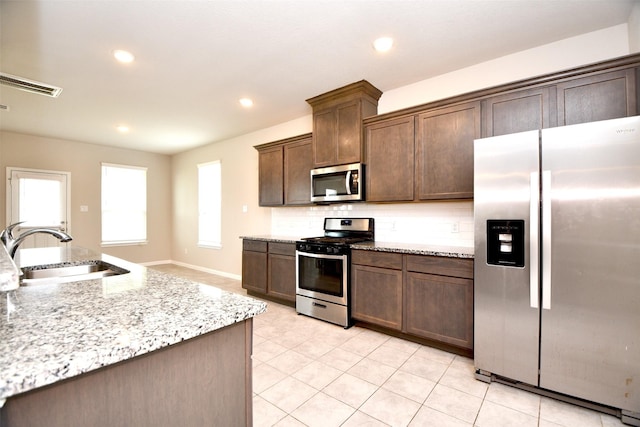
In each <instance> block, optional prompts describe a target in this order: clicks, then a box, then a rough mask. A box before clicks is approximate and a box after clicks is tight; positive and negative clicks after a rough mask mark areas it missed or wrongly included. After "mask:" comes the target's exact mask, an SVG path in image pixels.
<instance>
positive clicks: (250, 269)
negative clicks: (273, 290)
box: [242, 251, 267, 294]
mask: <svg viewBox="0 0 640 427" xmlns="http://www.w3.org/2000/svg"><path fill="white" fill-rule="evenodd" d="M242 287H243V288H244V289H247V290H250V291H255V292H260V293H263V294H264V293H266V292H267V253H266V252H253V251H242Z"/></svg>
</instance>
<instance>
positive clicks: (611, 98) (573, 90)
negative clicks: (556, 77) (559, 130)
mask: <svg viewBox="0 0 640 427" xmlns="http://www.w3.org/2000/svg"><path fill="white" fill-rule="evenodd" d="M557 89H558V126H564V125H576V124H579V123H587V122H594V121H598V120H608V119H617V118H621V117H628V116H633V115H636V114H637V104H636V103H637V93H636V69H634V68H631V69H626V70H618V71H612V72H608V73H599V74H594V75H590V76H587V77H583V78H577V79H572V80H569V81H566V82H562V83H559V84H558V85H557Z"/></svg>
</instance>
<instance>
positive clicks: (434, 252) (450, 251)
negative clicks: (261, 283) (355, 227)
mask: <svg viewBox="0 0 640 427" xmlns="http://www.w3.org/2000/svg"><path fill="white" fill-rule="evenodd" d="M240 238H241V239H247V240H257V241H262V242H274V243H295V242H297V241H298V240H300V239H299V238H295V237H286V236H270V235H259V236H240ZM351 249H358V250H364V251H376V252H392V253H400V254H408V255H426V256H439V257H446V258H464V259H474V248H473V247H468V246H445V245H427V244H417V243H416V244H414V243H394V242H377V241H376V242H367V243H355V244H352V245H351Z"/></svg>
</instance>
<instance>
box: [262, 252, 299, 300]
mask: <svg viewBox="0 0 640 427" xmlns="http://www.w3.org/2000/svg"><path fill="white" fill-rule="evenodd" d="M268 264H269V265H268V280H267V295H271V296H273V297H276V298H282V299H284V300H287V301H295V300H296V245H295V244H294V243H269V252H268Z"/></svg>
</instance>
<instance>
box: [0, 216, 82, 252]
mask: <svg viewBox="0 0 640 427" xmlns="http://www.w3.org/2000/svg"><path fill="white" fill-rule="evenodd" d="M23 222H24V221H23ZM20 224H22V222H16V223H15V224H11V225H10V226H8V227H7V228H5V229H4V230H2V232H0V240H1V241H2V243H3V244H4V246H5V247H6V248H7V252H9V256H11V258H14V257H15V255H16V251H17V250H18V246H20V243H22V242H23V241H24V239H26V238H27V237H29V236H31V235H32V234H36V233H45V234H51V235H52V236H54V237H56V238H58V240H60V241H61V242H69V241H71V240H73V238H72V237H71V236H69V235H68V234H67V233H65V232H63V231H60V230H55V229H52V228H33V229H31V230H27V231H25V232H24V233H22V234H20V235H19V236H18V237H13V229H14V228H15V227H16V226H18V225H20Z"/></svg>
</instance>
